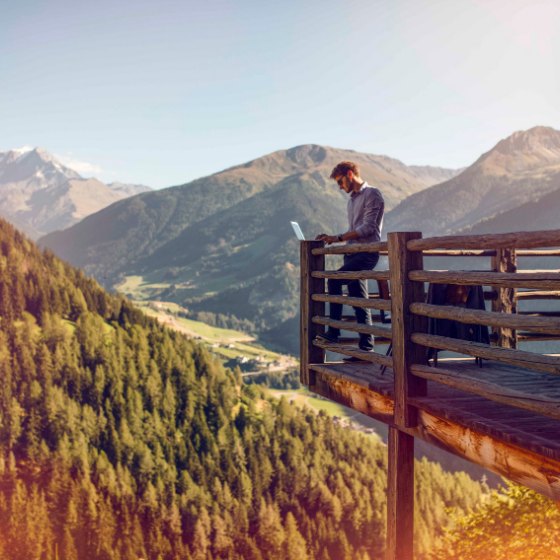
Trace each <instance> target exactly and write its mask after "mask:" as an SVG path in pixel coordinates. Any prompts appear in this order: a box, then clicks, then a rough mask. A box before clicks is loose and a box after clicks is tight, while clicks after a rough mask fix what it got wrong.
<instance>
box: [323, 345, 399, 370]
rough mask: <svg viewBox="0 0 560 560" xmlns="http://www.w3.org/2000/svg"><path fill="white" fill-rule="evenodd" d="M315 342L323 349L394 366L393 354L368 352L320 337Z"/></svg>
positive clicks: (382, 364) (386, 365)
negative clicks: (325, 340) (323, 339)
mask: <svg viewBox="0 0 560 560" xmlns="http://www.w3.org/2000/svg"><path fill="white" fill-rule="evenodd" d="M313 344H314V345H315V346H318V347H319V348H323V350H328V351H329V352H335V353H336V354H343V355H344V356H352V357H354V358H359V359H360V360H364V361H365V362H371V363H372V364H378V365H380V366H384V367H390V368H392V367H393V358H392V357H391V356H385V355H384V354H378V353H377V352H367V351H366V350H360V349H359V348H352V347H351V346H343V345H342V344H333V343H329V342H323V341H322V340H319V339H315V340H314V341H313Z"/></svg>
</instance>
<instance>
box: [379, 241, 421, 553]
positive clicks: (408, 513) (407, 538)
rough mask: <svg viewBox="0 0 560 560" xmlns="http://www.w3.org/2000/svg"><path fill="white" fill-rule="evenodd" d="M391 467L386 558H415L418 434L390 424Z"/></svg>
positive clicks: (388, 489) (388, 482) (388, 491)
mask: <svg viewBox="0 0 560 560" xmlns="http://www.w3.org/2000/svg"><path fill="white" fill-rule="evenodd" d="M389 251H390V249H389ZM388 466H389V470H388V478H387V548H386V550H385V560H412V559H413V536H414V437H413V436H411V435H409V434H406V433H405V432H401V431H400V430H397V429H396V428H393V427H391V426H389V464H388Z"/></svg>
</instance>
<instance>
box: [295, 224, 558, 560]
mask: <svg viewBox="0 0 560 560" xmlns="http://www.w3.org/2000/svg"><path fill="white" fill-rule="evenodd" d="M558 246H560V230H558V231H557V230H554V231H543V232H522V233H511V234H503V235H474V236H450V237H440V238H428V239H422V235H421V233H418V232H406V233H390V234H389V235H388V241H387V242H380V243H373V244H367V245H350V246H335V247H324V246H323V243H322V242H317V241H311V242H302V244H301V274H302V284H301V289H302V291H301V297H302V300H301V302H302V305H301V382H302V383H303V384H305V385H308V386H309V387H310V389H311V390H312V391H313V390H316V391H317V392H320V391H325V389H324V388H321V387H323V385H324V382H323V381H321V383H323V385H321V387H320V386H319V385H320V384H317V387H315V385H316V378H315V375H316V371H327V372H328V365H329V364H325V351H327V350H328V351H331V352H335V353H337V354H343V355H349V356H355V357H359V358H362V359H363V360H366V361H367V362H370V363H371V364H372V368H373V369H372V370H371V371H372V375H374V374H375V372H378V370H379V367H380V366H381V367H383V368H387V367H388V368H391V369H392V375H393V377H392V379H393V391H392V393H391V395H392V403H390V404H389V405H387V406H388V409H387V410H391V408H392V415H391V416H387V414H385V417H384V418H385V420H383V421H385V422H386V423H388V424H389V480H388V533H387V534H388V537H387V539H388V540H387V551H388V552H387V558H391V559H397V558H398V559H399V560H406V559H408V558H412V529H411V527H412V511H413V506H412V503H413V500H412V496H413V477H412V475H411V472H412V469H413V448H414V437H422V438H423V439H425V440H426V441H430V442H432V441H431V440H430V437H431V438H432V439H433V440H434V439H435V438H434V437H433V436H430V435H429V434H426V433H425V432H426V430H428V431H429V427H426V425H425V424H426V422H425V420H424V419H423V418H422V421H421V422H420V423H419V414H421V411H422V410H424V409H423V408H422V403H424V402H425V401H426V399H427V398H429V394H430V393H431V392H432V385H431V383H433V384H434V385H433V387H434V388H435V387H437V386H442V385H443V386H446V387H450V388H452V389H456V390H458V391H462V392H464V394H471V395H476V396H477V397H482V399H483V400H482V401H477V403H479V404H478V405H477V406H479V407H480V406H482V405H480V402H482V403H484V402H488V403H491V402H496V403H500V404H501V405H506V406H507V407H512V408H511V410H512V414H513V411H514V410H516V409H523V410H525V411H530V412H531V413H535V414H537V415H539V416H540V417H543V416H544V417H547V418H550V419H553V421H557V420H560V391H559V390H556V389H555V391H556V393H555V394H554V392H552V393H553V394H552V396H551V397H547V395H546V394H540V393H539V392H538V391H536V392H535V391H532V390H528V389H527V387H525V386H524V385H523V383H517V384H516V383H515V382H513V381H512V382H511V383H508V382H507V381H506V382H504V372H503V371H501V370H500V373H499V375H498V374H497V373H496V371H495V370H493V369H492V368H491V367H488V366H487V365H485V366H484V368H483V369H482V370H481V369H480V368H478V367H475V366H474V364H472V363H471V362H469V361H466V362H457V361H456V362H453V364H452V363H451V362H450V363H449V365H447V362H445V361H441V362H439V363H437V364H433V365H430V364H428V362H427V359H426V355H427V348H434V349H439V350H443V351H451V352H456V353H459V354H463V355H465V356H468V357H474V358H480V359H484V360H490V363H501V364H507V365H508V367H514V368H524V369H523V370H519V371H518V370H515V374H516V375H517V376H518V377H517V378H516V379H519V375H520V372H521V374H523V375H525V376H526V378H527V379H528V380H531V379H532V378H531V377H530V376H531V374H530V372H531V371H538V372H543V373H544V374H552V375H560V357H558V356H554V355H542V354H537V353H534V352H528V351H525V350H519V349H518V348H517V347H518V342H519V341H522V342H523V341H538V340H560V312H556V311H546V312H540V311H523V312H518V309H517V307H518V302H523V301H529V300H537V299H549V300H554V299H560V273H558V272H550V271H520V270H518V268H517V257H541V256H542V257H558V256H560V251H559V250H544V251H543V250H540V251H538V250H535V249H537V248H550V247H558ZM361 251H368V252H380V253H381V254H382V255H383V254H386V255H387V256H388V261H389V269H388V270H373V271H362V272H337V271H333V270H325V255H333V254H343V253H356V252H361ZM424 257H446V258H449V257H456V258H457V257H458V258H465V257H489V258H490V259H491V270H488V271H442V270H424V266H423V264H424ZM329 278H344V279H367V280H377V281H387V280H388V281H389V285H390V299H382V298H381V297H379V296H378V297H370V299H367V300H366V299H359V298H350V297H347V296H331V295H328V294H326V293H325V282H324V281H325V279H329ZM437 283H440V284H441V283H444V284H454V285H462V286H489V287H490V288H491V289H490V291H487V292H485V293H484V299H485V300H487V301H490V302H491V310H490V311H487V310H475V309H466V308H461V307H453V306H449V305H432V304H428V303H426V294H425V285H426V284H428V285H429V284H437ZM517 290H527V291H519V292H518V291H517ZM325 303H343V304H346V305H350V306H356V307H362V308H368V309H372V310H380V311H390V313H391V324H390V325H378V324H372V325H364V324H358V323H357V322H356V321H355V320H349V318H346V320H342V321H333V320H331V319H330V318H329V317H327V316H326V315H325ZM427 318H432V319H449V320H452V321H458V322H460V323H467V324H475V325H485V326H487V327H490V328H491V329H492V335H491V341H492V344H491V345H489V344H483V343H480V342H471V341H466V340H458V339H455V338H449V337H444V336H436V335H434V334H428V333H427V330H426V319H427ZM325 326H327V327H328V326H330V327H334V328H337V329H342V330H345V331H351V332H358V333H369V334H373V335H375V337H380V338H381V341H382V342H385V343H392V351H393V352H392V356H389V355H384V354H381V353H371V352H364V351H362V350H360V349H359V348H356V347H355V345H357V344H358V341H359V339H358V338H350V339H347V338H346V339H341V340H340V341H339V343H338V344H331V343H325V342H322V341H319V340H316V339H315V337H316V336H317V335H318V334H321V333H322V332H324V327H325ZM321 364H324V366H322V365H321ZM376 368H377V369H376ZM339 370H340V368H339V369H338V370H337V372H338V373H337V375H339V376H340V375H342V374H340V371H339ZM333 371H334V369H333ZM345 371H346V370H345ZM348 371H350V370H348ZM364 371H365V370H364V369H363V367H362V368H361V369H360V375H361V378H360V379H361V381H360V383H359V384H361V385H362V386H364V383H363V381H364V379H365V378H364V375H366V376H367V372H366V373H364ZM481 372H482V373H481ZM343 373H344V372H343ZM333 375H334V374H333ZM346 378H349V377H348V375H346ZM505 379H507V375H506V377H505ZM365 380H366V381H367V379H365ZM546 382H547V383H548V384H549V386H551V385H550V384H552V385H553V386H554V387H556V385H554V383H555V380H554V379H552V381H551V380H547V381H546ZM356 383H358V381H356ZM429 383H430V385H429ZM335 385H336V384H335V383H334V382H333V383H331V385H330V389H329V390H330V391H331V393H330V394H329V395H328V396H331V398H333V399H335V400H339V401H340V402H344V403H345V404H347V406H351V407H353V408H355V409H356V410H359V411H362V412H365V413H366V414H367V413H370V415H372V416H374V417H379V415H378V416H375V414H376V411H375V410H372V409H371V406H370V408H369V409H368V408H367V407H364V405H363V404H361V403H360V402H358V400H357V397H356V396H353V395H352V394H344V395H343V394H342V392H341V391H342V389H340V390H339V389H337V387H336V386H335ZM365 385H367V383H365ZM370 386H372V385H370ZM558 387H559V388H560V379H558ZM337 391H338V393H337ZM380 391H381V390H380ZM381 392H383V391H381ZM436 394H438V393H437V391H436ZM360 395H361V397H360V398H362V399H363V398H365V397H364V395H363V394H362V393H360ZM353 399H354V400H353ZM426 402H427V401H426ZM429 405H430V407H431V408H430V410H433V409H434V408H435V409H437V407H438V403H437V397H434V398H432V400H431V401H430V402H429ZM426 406H427V405H426ZM441 408H442V410H443V408H444V407H443V405H442V406H441ZM368 410H369V411H370V412H368ZM505 410H506V413H507V410H508V409H505ZM422 414H423V413H422ZM473 414H475V415H476V413H474V412H473ZM436 416H437V415H436ZM467 416H468V414H467V413H465V426H466V425H467V424H468V423H467ZM471 416H472V414H471ZM442 417H443V413H442ZM475 420H476V418H475ZM475 420H473V419H472V418H469V422H470V424H468V425H469V426H472V425H477V424H476V421H475ZM456 422H457V423H458V424H459V425H461V418H459V419H458V420H457V421H456ZM473 423H474V424H473ZM559 427H560V424H559ZM494 431H495V432H496V434H495V435H494V436H492V437H496V438H498V439H500V438H501V439H500V441H510V440H511V441H513V440H512V438H509V439H508V437H509V436H508V437H506V435H507V434H505V435H504V434H503V435H501V434H500V433H499V429H498V428H495V430H494ZM490 432H491V430H489V433H490ZM417 434H418V435H417ZM428 436H429V437H428ZM465 437H466V436H465ZM514 439H515V438H514ZM515 441H517V440H515ZM556 443H558V444H560V436H558V442H556ZM556 443H555V442H551V445H552V447H554V445H556ZM542 446H544V447H542ZM542 446H541V447H542V448H543V449H545V450H544V451H542V453H543V454H548V451H546V445H545V444H544V443H543V444H542ZM451 447H453V446H452V445H451ZM539 449H541V448H539ZM554 449H555V448H554ZM554 449H553V451H552V452H551V455H553V456H554V457H556V455H555V453H556V451H554ZM450 450H451V451H452V452H457V450H454V449H453V448H452V449H450ZM540 452H541V451H540ZM512 453H513V452H512ZM457 454H460V453H458V452H457ZM537 454H538V453H537ZM463 456H465V457H466V458H469V456H468V454H467V453H463ZM477 457H478V456H477ZM559 457H560V455H559ZM469 460H472V459H469ZM475 462H479V464H483V463H484V461H483V460H482V459H480V460H479V459H477V460H476V461H475ZM535 462H536V463H537V462H538V458H537V459H535ZM555 464H556V463H555ZM483 466H485V467H487V468H491V469H492V467H493V465H492V464H488V462H486V463H484V464H483ZM500 468H501V467H500ZM500 468H498V466H496V467H495V468H494V469H493V470H495V471H496V472H500V473H501V474H503V469H502V470H501V471H500ZM526 468H527V469H528V470H530V469H533V470H534V469H537V470H538V465H536V464H535V465H531V467H529V466H526ZM555 468H556V467H555ZM516 476H517V478H516ZM539 476H540V475H539ZM543 476H544V475H543ZM531 477H536V479H535V482H534V483H533V482H532V478H531ZM512 479H514V480H517V481H520V482H522V483H523V484H525V485H526V486H530V487H532V488H533V489H535V490H537V491H540V492H541V493H543V494H545V495H548V496H550V497H552V498H553V499H555V500H557V501H560V462H558V473H557V480H556V479H554V481H553V483H550V484H548V485H547V484H544V485H543V484H542V481H541V479H540V478H539V477H537V475H535V472H533V471H531V474H528V473H521V474H519V475H515V476H512ZM537 479H538V480H537ZM397 537H398V538H397Z"/></svg>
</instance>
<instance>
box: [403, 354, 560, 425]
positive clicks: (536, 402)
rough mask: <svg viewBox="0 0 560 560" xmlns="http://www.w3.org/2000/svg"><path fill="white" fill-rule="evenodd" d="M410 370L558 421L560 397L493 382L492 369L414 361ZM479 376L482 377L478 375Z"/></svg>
mask: <svg viewBox="0 0 560 560" xmlns="http://www.w3.org/2000/svg"><path fill="white" fill-rule="evenodd" d="M410 370H411V371H412V373H413V374H414V375H416V376H418V377H422V378H423V379H428V380H430V381H435V382H437V383H442V384H444V385H448V386H449V387H454V388H455V389H460V390H461V391H467V392H468V393H472V394H473V395H479V396H481V397H485V398H487V399H490V400H492V401H496V402H500V403H503V404H507V405H509V406H515V407H516V408H523V409H525V410H530V411H531V412H536V413H537V414H542V415H544V416H549V417H550V418H556V419H558V420H560V400H558V399H556V400H555V399H553V398H552V399H551V398H549V397H547V396H546V395H535V394H527V393H524V392H521V391H516V390H515V389H512V388H511V387H506V386H504V385H501V384H499V383H497V382H492V377H491V372H487V371H485V370H484V369H482V370H481V369H480V368H477V367H473V366H470V365H461V369H460V371H453V370H450V369H446V368H445V367H430V366H425V365H419V364H414V365H412V366H411V368H410ZM482 375H483V376H484V377H483V378H481V376H482Z"/></svg>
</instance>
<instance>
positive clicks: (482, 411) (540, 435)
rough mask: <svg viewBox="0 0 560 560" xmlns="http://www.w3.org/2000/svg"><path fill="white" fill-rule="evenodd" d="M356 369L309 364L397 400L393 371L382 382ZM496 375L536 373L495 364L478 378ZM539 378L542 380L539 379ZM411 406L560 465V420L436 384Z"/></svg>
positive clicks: (374, 373) (368, 369)
mask: <svg viewBox="0 0 560 560" xmlns="http://www.w3.org/2000/svg"><path fill="white" fill-rule="evenodd" d="M454 362H455V363H454ZM465 362H467V363H468V362H471V363H472V362H474V361H471V360H444V361H440V363H442V364H445V367H446V368H447V367H454V366H455V367H457V366H458V365H465ZM356 365H358V364H345V363H329V364H311V365H310V368H313V370H314V371H316V372H318V371H319V370H321V371H322V373H324V374H325V375H326V376H331V375H332V376H337V377H338V378H339V379H344V380H345V381H347V382H349V383H352V382H355V383H356V384H360V385H361V386H362V387H364V389H366V390H369V391H376V392H378V393H379V394H380V395H382V396H384V397H387V398H390V399H392V398H393V394H394V392H393V373H392V370H390V369H387V370H386V371H385V374H384V376H381V375H380V368H379V367H378V366H376V365H374V364H371V365H370V364H360V367H359V368H356ZM492 370H496V371H497V372H498V373H500V374H503V375H504V377H503V378H502V379H503V380H504V381H505V380H506V376H507V375H508V373H509V374H511V375H512V376H514V377H518V376H519V375H521V374H523V373H527V372H530V373H532V370H528V369H526V368H521V367H518V366H510V365H505V364H497V363H496V364H494V363H492V364H488V366H487V365H486V364H485V366H484V367H483V368H482V369H481V370H480V372H481V375H485V374H486V375H489V374H490V372H491V371H492ZM537 375H539V376H540V375H543V374H541V373H538V374H537ZM548 375H550V377H552V378H554V379H555V380H557V383H558V385H560V380H558V378H557V376H553V375H551V374H548ZM539 389H540V387H539ZM329 398H332V397H329ZM411 402H412V403H413V404H414V405H415V406H417V407H418V408H419V409H421V410H425V411H427V412H429V413H431V414H434V415H436V416H439V417H441V418H445V419H448V420H451V421H453V422H456V423H458V424H460V425H462V426H464V427H467V428H471V429H476V430H477V431H480V432H482V433H486V434H488V435H491V436H492V437H495V438H498V439H501V440H502V441H505V442H508V443H511V444H514V445H516V446H519V447H522V448H524V449H527V450H528V451H531V452H534V453H540V454H542V455H545V456H547V457H555V458H556V459H558V460H560V420H556V419H552V418H548V417H546V416H540V415H538V414H536V413H534V412H531V411H528V410H523V409H519V408H515V407H512V406H508V405H506V404H502V403H497V402H494V401H490V400H488V399H485V398H483V397H480V396H477V395H472V394H470V393H467V392H465V391H461V390H459V389H455V388H453V387H448V386H445V385H442V384H440V383H435V382H432V381H430V382H429V385H428V396H427V397H416V398H413V399H411ZM347 406H348V405H347ZM360 412H361V411H360Z"/></svg>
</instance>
